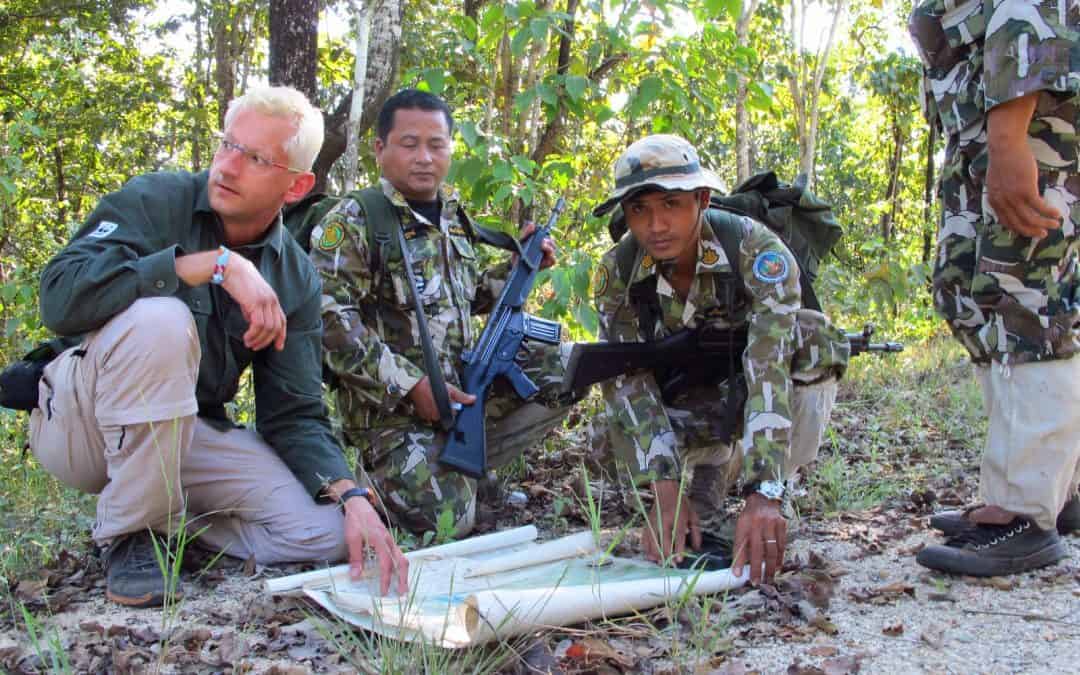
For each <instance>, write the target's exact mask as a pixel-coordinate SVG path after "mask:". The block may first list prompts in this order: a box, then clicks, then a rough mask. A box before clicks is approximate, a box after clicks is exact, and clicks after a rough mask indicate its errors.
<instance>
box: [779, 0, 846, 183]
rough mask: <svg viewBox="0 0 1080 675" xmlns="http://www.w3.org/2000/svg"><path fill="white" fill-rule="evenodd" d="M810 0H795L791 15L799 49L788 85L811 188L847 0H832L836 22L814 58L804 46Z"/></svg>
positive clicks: (802, 161)
mask: <svg viewBox="0 0 1080 675" xmlns="http://www.w3.org/2000/svg"><path fill="white" fill-rule="evenodd" d="M806 2H807V0H791V5H790V9H791V12H790V14H789V20H790V24H791V26H790V29H791V42H792V48H793V49H794V50H795V55H794V58H793V66H794V67H793V68H792V69H791V75H790V77H789V78H788V87H789V88H790V90H791V97H792V99H793V101H794V104H795V124H796V131H797V132H798V135H799V173H800V174H805V175H806V178H807V183H806V186H807V189H810V188H812V187H813V185H814V182H815V181H814V153H815V151H816V149H817V134H818V125H819V122H820V117H821V108H820V98H821V85H822V82H823V81H824V79H825V71H826V70H827V68H828V65H829V54H830V53H831V52H832V46H833V39H834V38H835V36H836V28H837V26H838V25H839V24H840V18H841V16H842V15H843V12H844V4H845V2H846V0H832V10H833V15H832V22H831V23H830V25H829V33H828V37H827V38H826V40H825V44H824V45H823V46H820V47H819V48H818V50H817V52H816V54H815V55H814V57H813V64H811V62H810V58H811V57H810V56H809V55H808V54H807V52H806V50H805V49H804V39H805V37H806Z"/></svg>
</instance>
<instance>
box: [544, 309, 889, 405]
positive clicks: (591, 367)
mask: <svg viewBox="0 0 1080 675" xmlns="http://www.w3.org/2000/svg"><path fill="white" fill-rule="evenodd" d="M873 333H874V327H873V326H872V325H870V324H867V325H866V326H864V327H863V330H862V332H859V333H844V337H846V338H847V340H848V342H849V343H850V345H851V355H852V356H858V355H859V354H864V353H867V352H884V353H890V352H900V351H903V349H904V345H903V344H901V343H899V342H871V341H870V336H871V335H873ZM746 341H747V334H746V330H745V329H741V330H732V331H727V330H708V331H703V330H701V329H693V328H684V329H683V330H681V331H678V332H676V333H673V334H672V335H669V336H667V337H665V338H663V339H661V340H656V341H653V342H596V343H591V344H577V345H574V349H573V351H572V352H571V354H570V360H569V362H568V363H567V368H566V373H567V374H566V379H565V380H564V381H563V391H564V392H567V393H574V394H576V395H583V394H584V393H585V392H586V391H587V390H588V388H589V387H590V386H592V385H594V384H597V383H599V382H603V381H605V380H610V379H611V378H613V377H618V376H619V375H623V374H625V373H631V372H634V371H636V370H651V371H653V373H654V374H655V375H656V378H657V383H658V384H659V385H660V389H661V392H662V393H663V396H664V400H665V402H668V403H670V401H671V400H672V399H673V398H674V397H675V396H677V395H678V394H679V393H681V392H682V391H685V390H686V388H687V387H689V386H693V385H695V384H704V383H707V382H719V381H721V380H724V379H727V378H729V377H731V376H732V375H736V374H738V373H740V372H742V354H743V351H745V349H746ZM732 350H734V353H732ZM729 357H734V358H729ZM729 363H730V364H731V366H734V371H732V370H731V368H730V367H729Z"/></svg>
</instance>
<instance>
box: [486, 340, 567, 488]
mask: <svg viewBox="0 0 1080 675" xmlns="http://www.w3.org/2000/svg"><path fill="white" fill-rule="evenodd" d="M571 346H572V345H570V344H569V343H563V344H561V345H546V344H538V345H533V346H531V347H530V348H529V353H528V358H527V360H526V362H525V365H524V367H523V370H524V371H525V375H526V376H527V377H528V378H529V379H530V380H532V381H533V382H534V383H535V384H536V385H537V386H538V387H540V391H539V392H538V393H537V394H536V396H535V397H534V398H533V399H532V400H531V401H528V402H525V401H522V400H521V397H520V396H518V395H517V393H516V392H514V389H513V387H511V386H510V385H509V383H507V382H506V381H504V380H500V381H498V382H496V383H495V385H494V386H493V387H492V391H491V394H490V395H489V396H488V400H487V410H486V415H485V417H486V419H487V451H488V466H489V467H490V468H498V467H500V466H503V465H504V464H507V463H509V462H510V461H512V460H513V459H514V458H516V457H517V456H518V455H521V454H522V453H524V452H526V451H528V450H529V449H530V448H533V447H535V446H537V445H538V444H539V443H540V442H541V441H542V440H543V439H544V437H545V436H547V435H548V433H550V432H551V430H552V429H554V428H555V427H557V426H558V425H560V424H561V423H562V422H563V420H564V419H566V415H567V414H568V413H569V412H570V408H571V407H572V405H573V403H572V402H570V401H567V400H566V399H565V397H563V396H562V393H561V392H562V384H563V376H564V375H565V374H566V360H567V359H568V358H569V350H570V348H571Z"/></svg>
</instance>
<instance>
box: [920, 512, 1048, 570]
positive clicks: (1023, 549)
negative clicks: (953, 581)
mask: <svg viewBox="0 0 1080 675" xmlns="http://www.w3.org/2000/svg"><path fill="white" fill-rule="evenodd" d="M1066 555H1067V553H1066V550H1065V543H1064V542H1062V541H1061V537H1059V536H1058V533H1057V532H1055V531H1053V530H1041V529H1039V528H1038V526H1036V525H1035V524H1034V523H1032V522H1031V521H1030V520H1028V519H1027V518H1022V517H1020V516H1017V517H1016V518H1013V519H1012V521H1010V522H1009V523H1008V524H1007V525H986V524H982V523H980V524H978V525H973V526H971V527H968V528H967V529H965V530H962V531H961V532H960V533H959V534H957V535H956V536H955V537H952V538H951V539H948V540H947V541H946V542H945V545H944V546H940V545H939V546H927V547H926V548H924V549H923V550H921V551H919V555H918V556H916V557H915V560H916V561H917V562H918V563H919V564H920V565H922V566H923V567H929V568H930V569H934V570H940V571H942V572H951V573H952V574H966V575H970V576H974V577H997V576H1004V575H1006V574H1018V573H1020V572H1027V571H1029V570H1033V569H1037V568H1039V567H1045V566H1046V565H1052V564H1053V563H1056V562H1057V561H1059V560H1061V559H1062V558H1064V557H1065V556H1066Z"/></svg>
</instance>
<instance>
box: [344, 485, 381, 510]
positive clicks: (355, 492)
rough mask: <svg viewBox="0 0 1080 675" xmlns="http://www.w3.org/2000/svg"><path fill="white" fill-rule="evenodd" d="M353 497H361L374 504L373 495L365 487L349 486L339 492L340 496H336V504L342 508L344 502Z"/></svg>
mask: <svg viewBox="0 0 1080 675" xmlns="http://www.w3.org/2000/svg"><path fill="white" fill-rule="evenodd" d="M353 497H363V498H364V499H366V500H368V502H370V503H371V505H372V506H374V505H375V495H374V494H373V493H372V492H371V490H369V489H368V488H366V487H351V488H349V489H348V490H346V491H345V492H342V493H341V497H339V498H338V504H339V505H340V506H341V508H342V510H344V509H345V502H347V501H349V500H350V499H352V498H353Z"/></svg>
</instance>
